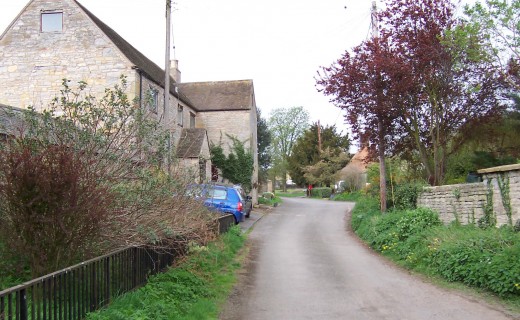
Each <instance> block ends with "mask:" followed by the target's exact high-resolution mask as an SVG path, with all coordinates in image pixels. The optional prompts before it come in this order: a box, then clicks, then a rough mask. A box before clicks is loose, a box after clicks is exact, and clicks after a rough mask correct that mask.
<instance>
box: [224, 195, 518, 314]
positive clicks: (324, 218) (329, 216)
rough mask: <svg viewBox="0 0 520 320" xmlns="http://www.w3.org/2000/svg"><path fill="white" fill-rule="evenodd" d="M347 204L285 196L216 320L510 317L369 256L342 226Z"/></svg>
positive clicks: (259, 229)
mask: <svg viewBox="0 0 520 320" xmlns="http://www.w3.org/2000/svg"><path fill="white" fill-rule="evenodd" d="M352 206H353V204H352V203H345V202H332V201H331V202H329V201H326V200H315V199H304V198H285V199H284V202H283V204H282V206H280V207H278V208H274V209H273V210H272V211H271V213H269V214H267V215H266V216H264V217H263V218H262V219H261V220H260V221H258V222H257V223H256V224H255V226H254V228H253V231H252V232H251V233H250V236H249V239H250V241H251V242H250V246H251V247H250V253H249V257H248V261H246V263H245V267H244V268H243V270H242V272H241V275H240V277H239V278H240V279H239V283H238V284H237V285H236V286H235V289H234V291H233V293H232V295H231V296H230V298H229V300H228V303H227V305H226V307H225V309H224V311H223V312H222V314H221V317H220V319H223V320H242V319H248V320H260V319H262V320H277V319H283V320H285V319H288V320H292V319H298V320H299V319H349V320H350V319H364V320H366V319H378V320H381V319H396V320H397V319H399V320H404V319H410V320H412V319H413V320H417V319H442V320H450V319H471V320H479V319H482V320H484V319H486V320H490V319H493V320H500V319H515V318H514V317H513V316H511V315H507V314H506V313H504V312H503V311H502V310H501V309H500V308H499V307H497V306H491V305H489V304H486V303H484V302H480V301H476V300H475V299H473V298H468V297H465V296H464V295H463V294H460V293H457V292H455V291H453V290H447V289H441V288H438V287H436V286H434V285H432V284H428V283H425V282H423V281H422V280H420V279H418V278H416V277H414V276H411V275H409V274H408V273H407V272H406V271H404V270H401V269H400V268H397V267H394V266H393V265H392V264H391V263H389V262H387V261H386V260H385V259H382V258H381V257H379V256H378V255H377V254H374V253H373V252H372V251H370V250H369V249H368V248H366V247H365V246H364V245H363V244H361V243H360V242H359V241H358V240H357V238H356V236H355V235H354V234H353V233H352V232H350V231H349V230H348V229H347V228H346V214H347V212H348V211H349V210H350V209H351V208H352ZM347 217H348V215H347Z"/></svg>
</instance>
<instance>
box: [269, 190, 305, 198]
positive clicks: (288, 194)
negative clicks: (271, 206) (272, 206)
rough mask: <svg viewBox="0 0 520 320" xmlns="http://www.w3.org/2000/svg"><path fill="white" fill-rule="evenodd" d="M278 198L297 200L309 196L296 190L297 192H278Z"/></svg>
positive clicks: (303, 191) (302, 191)
mask: <svg viewBox="0 0 520 320" xmlns="http://www.w3.org/2000/svg"><path fill="white" fill-rule="evenodd" d="M276 196H277V197H285V198H297V197H305V196H307V194H306V193H305V190H301V189H296V190H288V191H287V192H282V191H281V190H277V191H276Z"/></svg>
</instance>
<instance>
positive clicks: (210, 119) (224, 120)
mask: <svg viewBox="0 0 520 320" xmlns="http://www.w3.org/2000/svg"><path fill="white" fill-rule="evenodd" d="M250 116H251V114H250V111H249V110H244V111H211V112H199V113H198V114H197V127H198V128H206V130H207V131H208V138H209V142H210V144H219V143H220V142H222V148H223V149H224V153H225V154H228V153H229V151H230V150H231V148H232V147H233V143H232V141H231V139H229V138H228V135H230V136H232V137H236V138H238V140H240V141H242V142H244V146H245V147H246V148H251V140H252V138H253V136H252V132H251V126H250V121H251V119H250ZM254 128H256V126H255V127H254Z"/></svg>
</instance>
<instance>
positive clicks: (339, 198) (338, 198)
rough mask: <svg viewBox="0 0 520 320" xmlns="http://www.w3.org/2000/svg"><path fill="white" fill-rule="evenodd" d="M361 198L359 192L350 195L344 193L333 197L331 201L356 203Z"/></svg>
mask: <svg viewBox="0 0 520 320" xmlns="http://www.w3.org/2000/svg"><path fill="white" fill-rule="evenodd" d="M362 196H363V194H362V193H361V192H350V193H347V192H344V193H339V194H336V195H334V197H333V198H332V200H334V201H353V202H356V201H358V200H359V199H360V198H361V197H362Z"/></svg>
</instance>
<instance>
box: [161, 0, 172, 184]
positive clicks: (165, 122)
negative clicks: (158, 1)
mask: <svg viewBox="0 0 520 320" xmlns="http://www.w3.org/2000/svg"><path fill="white" fill-rule="evenodd" d="M171 15H172V1H171V0H166V53H165V59H164V108H163V126H164V129H165V130H166V131H167V132H168V141H167V142H166V143H167V144H168V146H167V148H168V164H167V165H168V175H170V174H171V163H172V159H171V151H172V141H171V136H172V134H171V131H170V129H171V128H170V126H171V123H170V122H171V120H170V111H171V110H170V109H171V108H170V41H171V40H170V36H171V35H170V30H171Z"/></svg>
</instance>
